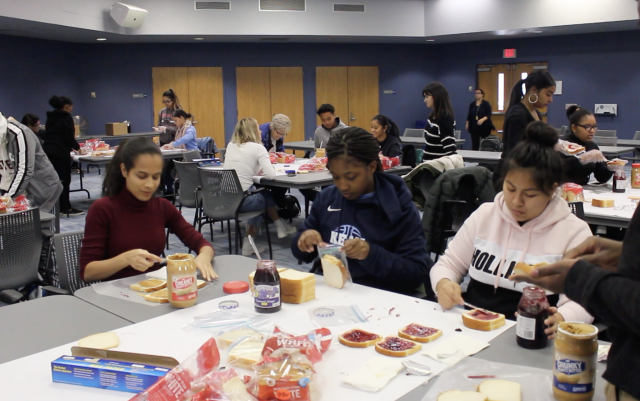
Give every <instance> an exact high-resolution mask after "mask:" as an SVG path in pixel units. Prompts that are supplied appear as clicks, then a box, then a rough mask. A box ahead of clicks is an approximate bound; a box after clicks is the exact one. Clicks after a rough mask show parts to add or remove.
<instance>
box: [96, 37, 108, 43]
mask: <svg viewBox="0 0 640 401" xmlns="http://www.w3.org/2000/svg"><path fill="white" fill-rule="evenodd" d="M96 40H99V41H100V42H104V41H105V40H107V38H98V39H96Z"/></svg>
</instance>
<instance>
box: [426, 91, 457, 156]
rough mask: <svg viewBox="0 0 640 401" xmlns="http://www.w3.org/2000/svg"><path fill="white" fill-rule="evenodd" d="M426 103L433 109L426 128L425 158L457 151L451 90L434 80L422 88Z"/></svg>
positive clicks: (447, 154)
mask: <svg viewBox="0 0 640 401" xmlns="http://www.w3.org/2000/svg"><path fill="white" fill-rule="evenodd" d="M422 96H423V97H424V103H425V104H426V105H427V107H428V108H430V109H432V110H433V111H432V112H431V114H430V115H429V119H428V120H427V126H426V128H425V129H424V139H425V141H426V143H427V144H426V146H425V147H424V153H423V158H424V160H434V159H438V158H440V157H444V156H449V155H452V154H454V153H456V138H455V135H454V132H453V131H454V125H455V120H454V116H453V107H452V106H451V100H449V92H447V89H446V88H445V87H444V85H442V84H441V83H440V82H432V83H430V84H429V85H427V86H425V88H424V89H423V90H422Z"/></svg>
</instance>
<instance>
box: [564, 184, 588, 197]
mask: <svg viewBox="0 0 640 401" xmlns="http://www.w3.org/2000/svg"><path fill="white" fill-rule="evenodd" d="M562 199H564V200H566V201H567V202H584V190H583V188H582V185H578V184H575V183H573V182H568V183H566V184H563V185H562Z"/></svg>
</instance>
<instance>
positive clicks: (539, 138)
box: [430, 121, 593, 337]
mask: <svg viewBox="0 0 640 401" xmlns="http://www.w3.org/2000/svg"><path fill="white" fill-rule="evenodd" d="M557 142H558V133H557V132H556V130H555V129H554V128H552V127H550V126H549V125H547V124H545V123H544V122H541V121H538V122H534V123H531V124H530V125H529V126H528V127H527V130H526V132H525V136H524V140H522V141H521V142H520V143H519V144H518V145H517V146H516V147H515V148H514V149H513V150H512V151H511V152H509V156H508V157H507V159H506V160H505V164H504V170H503V171H504V173H505V179H504V189H503V192H500V193H499V194H497V195H496V198H495V201H494V202H493V203H485V204H483V205H481V206H480V208H479V209H478V210H477V211H475V212H474V213H473V214H472V215H471V216H470V217H469V218H468V219H467V220H466V221H465V222H464V224H463V226H462V228H461V229H460V231H458V233H457V234H456V236H455V237H454V238H453V240H452V241H451V242H450V243H449V247H448V249H447V251H446V252H445V254H444V255H443V256H442V257H441V258H440V259H439V260H438V262H437V263H436V264H435V265H434V266H433V268H432V269H431V273H430V276H431V283H432V285H433V289H434V291H435V292H436V294H437V296H438V302H439V303H440V305H442V307H443V308H445V309H451V308H452V307H453V306H455V305H462V304H463V303H464V301H467V302H469V303H470V304H473V305H477V306H478V307H480V308H486V309H488V310H491V311H494V312H499V313H502V314H504V315H505V316H506V317H507V318H509V319H514V318H515V317H514V314H515V312H516V311H517V309H518V303H519V301H520V298H521V296H522V289H523V288H524V287H525V286H526V285H525V284H518V285H516V286H514V284H513V282H511V281H509V279H508V278H509V276H511V273H512V272H513V269H514V267H515V265H516V263H518V262H524V263H527V264H530V265H535V264H538V263H553V262H555V261H557V260H559V259H561V258H562V254H563V253H564V252H566V251H567V250H568V249H571V248H573V247H575V246H577V245H578V244H580V243H581V242H582V241H584V240H585V239H587V238H589V237H590V236H591V230H590V229H589V226H588V225H587V223H585V222H584V221H582V220H580V219H579V218H578V217H576V216H575V215H574V214H572V213H571V210H570V209H569V207H568V206H567V202H565V201H564V199H562V198H561V197H559V196H558V195H557V192H556V189H557V188H558V185H560V184H561V183H562V178H563V177H562V159H561V157H560V154H559V153H558V152H556V151H555V150H554V149H553V146H554V145H555V144H556V143H557ZM467 274H469V277H470V278H471V281H470V283H469V287H468V289H467V292H466V293H465V295H464V299H463V297H462V294H461V290H460V285H459V283H460V282H461V281H462V279H463V278H464V276H466V275H467ZM556 302H557V308H556V307H553V308H551V309H552V313H553V315H552V316H551V317H549V318H548V319H547V320H546V321H545V324H547V325H548V326H549V328H548V329H547V330H546V333H547V334H548V335H549V336H551V337H552V336H554V334H555V331H556V329H557V323H559V322H561V321H581V322H588V323H589V322H591V321H592V320H593V318H592V317H591V316H590V315H589V314H588V313H587V312H586V311H585V310H584V308H582V307H581V306H580V305H578V304H576V303H575V302H573V301H571V300H569V299H568V298H567V297H566V296H565V295H562V294H560V297H559V300H558V298H557V296H551V297H549V303H550V304H551V305H555V304H556Z"/></svg>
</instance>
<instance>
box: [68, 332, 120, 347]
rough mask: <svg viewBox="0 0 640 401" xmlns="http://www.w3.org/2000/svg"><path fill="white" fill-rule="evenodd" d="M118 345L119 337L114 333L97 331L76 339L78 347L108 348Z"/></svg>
mask: <svg viewBox="0 0 640 401" xmlns="http://www.w3.org/2000/svg"><path fill="white" fill-rule="evenodd" d="M118 345H120V338H119V337H118V335H117V334H116V333H112V332H109V333H98V334H92V335H90V336H87V337H85V338H83V339H81V340H80V341H78V347H84V348H96V349H109V348H115V347H117V346H118Z"/></svg>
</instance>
